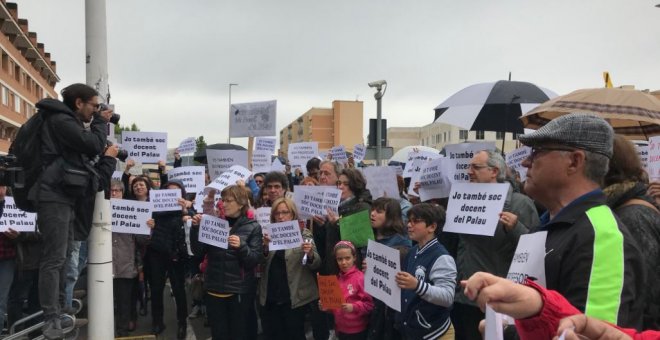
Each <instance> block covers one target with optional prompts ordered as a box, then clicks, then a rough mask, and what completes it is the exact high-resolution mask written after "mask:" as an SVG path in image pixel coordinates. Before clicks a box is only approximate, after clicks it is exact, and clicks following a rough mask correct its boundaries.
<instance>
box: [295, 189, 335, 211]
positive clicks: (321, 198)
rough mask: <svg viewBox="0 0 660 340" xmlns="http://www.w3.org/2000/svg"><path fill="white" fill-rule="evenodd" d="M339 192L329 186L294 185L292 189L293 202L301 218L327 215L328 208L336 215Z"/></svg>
mask: <svg viewBox="0 0 660 340" xmlns="http://www.w3.org/2000/svg"><path fill="white" fill-rule="evenodd" d="M340 200H341V190H339V189H337V188H335V187H331V186H307V185H296V186H294V187H293V201H294V203H295V204H296V207H298V211H299V213H300V216H301V217H302V218H312V217H314V216H326V215H328V212H327V209H328V208H330V209H331V210H332V211H333V212H334V213H337V208H338V207H339V201H340Z"/></svg>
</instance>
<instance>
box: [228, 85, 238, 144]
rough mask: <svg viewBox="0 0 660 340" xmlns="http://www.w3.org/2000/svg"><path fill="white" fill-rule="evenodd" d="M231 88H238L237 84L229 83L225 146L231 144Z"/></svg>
mask: <svg viewBox="0 0 660 340" xmlns="http://www.w3.org/2000/svg"><path fill="white" fill-rule="evenodd" d="M232 86H238V84H234V83H229V115H228V116H227V117H228V120H229V125H227V144H231V137H230V136H231V87H232Z"/></svg>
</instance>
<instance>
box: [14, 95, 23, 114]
mask: <svg viewBox="0 0 660 340" xmlns="http://www.w3.org/2000/svg"><path fill="white" fill-rule="evenodd" d="M21 109H22V107H21V97H19V96H17V95H14V111H16V112H21V111H22V110H21Z"/></svg>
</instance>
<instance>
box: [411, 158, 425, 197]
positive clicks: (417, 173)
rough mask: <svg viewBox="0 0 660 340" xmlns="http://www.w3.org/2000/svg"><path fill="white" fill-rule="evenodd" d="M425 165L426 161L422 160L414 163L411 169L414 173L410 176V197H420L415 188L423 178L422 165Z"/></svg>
mask: <svg viewBox="0 0 660 340" xmlns="http://www.w3.org/2000/svg"><path fill="white" fill-rule="evenodd" d="M424 163H426V160H422V159H419V160H416V161H414V162H413V163H412V165H411V167H412V168H413V172H412V174H411V175H410V185H409V186H408V195H411V196H417V197H419V194H417V193H416V192H415V191H414V190H413V188H414V187H415V183H417V182H419V180H420V178H421V177H422V165H424Z"/></svg>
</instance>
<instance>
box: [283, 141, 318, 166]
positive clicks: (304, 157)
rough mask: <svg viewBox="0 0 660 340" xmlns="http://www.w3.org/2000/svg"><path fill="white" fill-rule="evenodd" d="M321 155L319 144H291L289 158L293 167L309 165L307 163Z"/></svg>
mask: <svg viewBox="0 0 660 340" xmlns="http://www.w3.org/2000/svg"><path fill="white" fill-rule="evenodd" d="M318 153H319V143H318V142H303V143H291V144H289V149H288V157H289V163H290V164H291V165H294V164H296V165H303V166H304V165H307V161H308V160H310V159H312V158H314V157H316V156H317V155H318Z"/></svg>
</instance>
